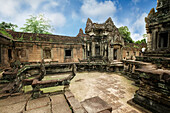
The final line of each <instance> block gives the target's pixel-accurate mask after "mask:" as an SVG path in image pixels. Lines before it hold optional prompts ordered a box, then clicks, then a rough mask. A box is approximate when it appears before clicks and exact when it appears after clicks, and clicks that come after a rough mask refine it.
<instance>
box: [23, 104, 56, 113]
mask: <svg viewBox="0 0 170 113" xmlns="http://www.w3.org/2000/svg"><path fill="white" fill-rule="evenodd" d="M24 113H51V107H50V105H48V106H44V107H40V108H36V109H32V110H28V111H25V112H24ZM53 113H55V112H53Z"/></svg>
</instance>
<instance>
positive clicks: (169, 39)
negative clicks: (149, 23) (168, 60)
mask: <svg viewBox="0 0 170 113" xmlns="http://www.w3.org/2000/svg"><path fill="white" fill-rule="evenodd" d="M168 48H170V32H168Z"/></svg>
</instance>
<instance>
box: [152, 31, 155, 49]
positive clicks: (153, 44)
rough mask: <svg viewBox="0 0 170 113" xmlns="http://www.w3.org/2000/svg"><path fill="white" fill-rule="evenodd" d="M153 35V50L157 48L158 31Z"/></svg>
mask: <svg viewBox="0 0 170 113" xmlns="http://www.w3.org/2000/svg"><path fill="white" fill-rule="evenodd" d="M152 36H153V37H152V39H153V40H152V43H153V46H152V47H153V48H152V50H153V51H155V49H156V31H154V32H153V34H152Z"/></svg>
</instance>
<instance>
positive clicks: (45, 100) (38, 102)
mask: <svg viewBox="0 0 170 113" xmlns="http://www.w3.org/2000/svg"><path fill="white" fill-rule="evenodd" d="M49 104H50V99H49V97H42V98H37V99H33V100H29V101H28V103H27V107H26V110H27V111H28V110H32V109H35V108H40V107H44V106H47V105H49Z"/></svg>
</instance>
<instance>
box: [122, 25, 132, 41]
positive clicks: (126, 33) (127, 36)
mask: <svg viewBox="0 0 170 113" xmlns="http://www.w3.org/2000/svg"><path fill="white" fill-rule="evenodd" d="M119 32H120V35H121V36H122V37H123V38H124V41H125V42H127V43H133V42H134V41H133V40H132V38H131V37H130V31H129V29H128V27H127V26H122V27H120V28H119Z"/></svg>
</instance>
